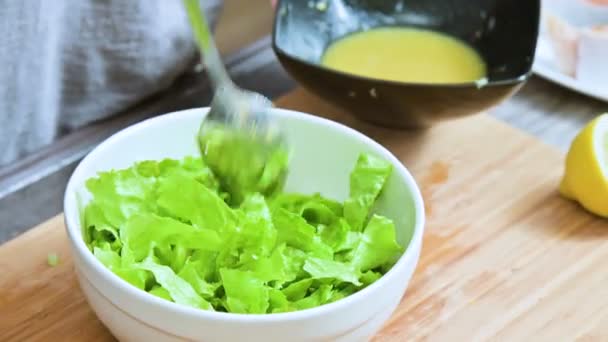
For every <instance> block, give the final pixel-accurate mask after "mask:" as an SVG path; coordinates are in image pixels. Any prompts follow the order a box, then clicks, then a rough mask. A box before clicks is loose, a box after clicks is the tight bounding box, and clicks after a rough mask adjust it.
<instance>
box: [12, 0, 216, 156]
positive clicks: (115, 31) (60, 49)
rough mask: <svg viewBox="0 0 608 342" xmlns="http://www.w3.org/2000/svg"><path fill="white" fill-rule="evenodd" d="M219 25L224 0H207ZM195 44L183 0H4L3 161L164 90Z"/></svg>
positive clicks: (212, 17) (187, 61)
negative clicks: (60, 133) (61, 133)
mask: <svg viewBox="0 0 608 342" xmlns="http://www.w3.org/2000/svg"><path fill="white" fill-rule="evenodd" d="M202 3H203V5H204V6H205V8H206V9H207V13H208V15H209V16H210V20H211V22H212V23H214V22H215V19H216V18H217V14H218V13H217V12H218V11H219V8H220V5H221V0H204V1H202ZM195 54H196V48H195V45H194V42H193V40H192V39H191V33H190V28H189V26H188V21H187V20H186V17H185V13H184V11H183V9H182V7H181V2H180V1H175V0H128V1H125V0H62V1H48V0H21V1H5V2H4V3H3V4H2V6H0V65H1V66H2V67H0V84H1V86H0V118H1V120H2V124H1V125H0V165H4V164H7V163H10V162H11V161H14V160H16V159H17V158H19V157H21V156H23V155H25V154H27V153H30V152H32V151H33V150H35V149H38V148H40V147H42V146H44V145H46V144H48V143H50V142H52V141H53V140H54V139H55V138H56V137H57V136H58V134H59V132H61V131H65V130H71V129H74V128H78V127H81V126H83V125H86V124H87V123H90V122H91V121H95V120H99V119H102V118H105V117H108V116H111V115H113V114H116V113H117V112H119V111H120V110H123V109H125V108H126V107H128V106H130V105H132V104H134V103H136V102H138V101H140V100H142V99H143V98H145V97H147V96H149V95H150V94H153V93H155V92H158V91H160V90H162V89H163V88H166V87H167V86H168V85H169V84H171V82H172V81H173V80H174V79H175V78H176V77H177V76H179V75H180V74H181V73H182V72H183V71H184V69H185V68H186V67H187V66H188V64H189V62H191V61H192V59H193V57H194V56H195Z"/></svg>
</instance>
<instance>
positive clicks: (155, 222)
mask: <svg viewBox="0 0 608 342" xmlns="http://www.w3.org/2000/svg"><path fill="white" fill-rule="evenodd" d="M120 237H121V238H122V241H123V243H124V244H125V245H126V246H125V248H123V252H124V251H125V250H128V251H129V252H131V253H132V256H133V261H134V262H138V261H141V260H142V259H143V258H145V257H146V256H147V255H148V253H149V251H150V248H151V246H152V245H153V244H154V245H155V246H156V247H161V248H162V247H163V246H169V245H174V244H179V245H180V246H181V247H182V248H196V249H202V250H207V251H219V250H220V249H221V239H220V237H219V235H218V233H217V232H216V231H213V230H211V229H201V228H196V227H193V226H191V225H188V224H185V223H182V222H179V221H177V220H175V219H172V218H170V217H160V216H157V215H154V214H145V215H135V216H132V217H131V218H129V220H128V221H127V222H126V223H125V224H124V225H123V226H122V228H121V230H120ZM184 253H185V252H184ZM182 257H183V258H184V261H185V254H184V255H182Z"/></svg>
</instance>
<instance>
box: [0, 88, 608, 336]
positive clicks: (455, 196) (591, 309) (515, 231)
mask: <svg viewBox="0 0 608 342" xmlns="http://www.w3.org/2000/svg"><path fill="white" fill-rule="evenodd" d="M279 105H280V106H282V107H287V108H292V109H298V110H305V111H311V112H314V113H318V114H319V115H323V116H326V117H328V118H331V119H333V120H336V121H339V122H342V123H345V124H347V125H349V126H352V127H354V128H355V129H358V130H361V131H362V132H364V133H366V134H367V135H369V136H370V137H372V138H374V139H376V140H378V141H379V142H380V143H382V144H383V145H385V146H387V148H389V149H390V150H391V151H392V152H393V153H394V154H395V155H396V156H397V157H398V158H399V159H400V160H401V161H402V162H403V163H404V164H405V165H406V166H407V167H408V168H409V169H410V170H411V171H412V173H413V174H414V176H415V178H416V179H417V181H418V183H419V185H420V187H421V189H422V192H423V197H424V199H425V203H426V209H427V226H426V231H425V237H424V242H423V249H422V251H423V252H422V255H421V258H420V262H419V265H418V268H417V270H416V272H415V275H414V278H413V279H412V281H411V283H410V286H409V288H408V292H407V294H406V296H405V297H404V299H403V301H402V303H401V304H400V306H399V308H398V309H397V311H396V312H395V314H394V315H393V317H392V318H391V320H390V321H389V322H388V323H387V325H386V326H385V327H384V329H383V330H382V331H381V332H380V333H379V334H378V335H377V336H376V337H375V341H395V342H397V341H414V340H416V341H418V340H420V341H425V340H428V341H470V340H483V341H485V340H488V341H527V340H533V341H608V286H606V284H608V269H607V268H606V267H605V261H606V260H607V259H608V225H607V223H606V221H605V220H600V219H598V218H596V217H593V216H592V215H589V214H588V213H586V212H585V211H583V210H582V209H581V208H580V207H578V206H577V205H575V204H574V203H572V202H570V201H567V200H564V199H563V198H561V197H560V196H559V195H558V194H557V191H556V187H557V184H558V182H559V179H560V177H561V172H562V164H563V154H562V153H561V152H559V151H558V150H557V149H555V148H554V147H550V146H548V145H546V144H543V143H541V142H539V141H538V140H537V139H535V138H533V137H531V136H529V135H527V134H524V133H522V132H521V131H518V130H516V129H514V128H512V127H509V126H508V125H505V124H502V123H500V122H499V121H497V120H495V119H493V118H491V117H490V116H487V115H479V116H477V117H473V118H467V119H462V120H455V121H453V122H449V123H445V124H442V125H438V126H437V127H434V128H433V129H431V130H429V131H427V132H406V133H404V132H401V131H392V130H386V129H381V128H377V127H372V126H369V125H367V124H364V123H361V122H359V121H357V120H355V119H354V118H353V117H351V116H349V115H346V114H344V113H342V112H341V111H339V110H337V109H336V108H334V107H332V106H331V105H328V104H326V103H324V102H322V101H319V100H318V99H317V98H315V97H313V96H311V95H309V94H307V93H305V92H302V91H298V92H296V93H293V94H291V95H289V96H287V97H285V98H283V99H281V100H280V101H279ZM480 141H482V142H483V143H482V144H480ZM49 252H56V253H58V254H59V256H60V259H61V262H60V264H59V266H57V267H49V266H48V265H46V256H47V254H48V253H49ZM72 267H73V265H72V261H71V257H70V253H69V249H68V246H67V240H66V236H65V232H64V228H63V221H62V217H61V216H58V217H56V218H54V219H52V220H50V221H48V222H46V223H44V224H42V225H41V226H39V227H36V228H34V229H32V230H30V231H29V232H28V233H26V234H24V235H23V236H21V237H19V238H18V239H15V240H13V241H10V242H8V243H7V244H4V245H2V246H0V272H2V274H3V275H2V277H0V318H1V319H0V341H25V340H27V341H58V340H62V341H64V340H74V341H108V340H112V338H111V336H110V335H109V333H108V331H107V330H106V329H105V328H104V327H103V326H102V325H101V324H100V323H99V321H97V319H96V318H95V316H94V314H93V313H92V311H91V309H90V308H89V306H88V305H87V303H86V301H85V300H84V298H83V296H82V294H81V292H80V290H79V289H78V287H77V282H76V279H75V277H74V273H73V270H72Z"/></svg>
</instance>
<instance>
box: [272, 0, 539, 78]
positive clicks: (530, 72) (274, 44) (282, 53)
mask: <svg viewBox="0 0 608 342" xmlns="http://www.w3.org/2000/svg"><path fill="white" fill-rule="evenodd" d="M283 1H284V0H277V4H276V6H275V9H276V11H277V12H278V11H279V9H280V8H281V4H282V2H283ZM533 1H536V4H537V9H538V10H537V13H538V20H537V24H536V27H535V29H534V34H535V39H534V44H533V45H534V48H533V49H532V52H531V53H530V56H529V58H530V61H529V66H528V68H527V71H526V72H524V73H522V74H521V75H519V76H515V77H511V78H508V79H504V80H497V81H490V80H489V79H488V78H487V77H484V78H482V79H480V80H477V81H473V82H459V83H417V82H401V81H394V80H385V79H382V78H373V77H367V76H361V75H357V74H352V73H348V72H345V71H341V70H335V69H332V68H329V67H326V66H324V65H322V64H320V63H312V62H309V61H307V60H305V59H303V58H301V57H300V56H298V55H293V54H290V53H288V52H287V51H285V50H284V49H283V48H281V47H280V46H279V44H278V43H277V31H278V26H279V25H278V22H279V19H280V18H279V17H280V16H279V15H278V13H277V14H276V15H275V16H274V19H273V21H272V33H271V46H272V50H273V51H274V52H275V54H276V55H277V57H279V61H281V57H283V58H288V59H291V60H292V61H294V62H297V63H300V64H304V65H306V66H308V67H311V68H316V69H320V70H321V71H323V72H326V73H329V74H334V75H336V76H342V77H349V78H351V79H353V80H356V81H364V82H376V83H377V84H379V85H384V86H402V87H403V86H404V87H424V88H429V89H431V88H451V89H464V88H472V87H474V88H477V89H483V88H486V87H498V86H513V85H517V84H521V83H523V82H526V81H527V80H529V79H530V78H531V77H532V75H533V74H534V69H533V67H534V60H535V59H536V51H537V50H538V49H537V46H538V40H539V32H540V19H541V18H540V1H541V0H533ZM393 26H398V25H393ZM378 27H389V26H378ZM398 27H405V26H398ZM483 80H486V81H487V82H485V83H484V82H483Z"/></svg>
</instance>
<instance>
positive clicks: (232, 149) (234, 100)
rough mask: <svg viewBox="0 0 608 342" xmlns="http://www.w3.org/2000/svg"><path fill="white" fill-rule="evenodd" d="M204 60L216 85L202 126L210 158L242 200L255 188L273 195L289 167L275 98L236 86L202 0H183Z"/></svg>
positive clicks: (201, 137)
mask: <svg viewBox="0 0 608 342" xmlns="http://www.w3.org/2000/svg"><path fill="white" fill-rule="evenodd" d="M183 1H184V5H185V8H186V12H187V13H188V18H189V20H190V24H191V26H192V30H193V33H194V36H195V38H196V41H197V43H198V45H199V48H200V49H201V53H202V55H203V63H204V64H205V66H206V70H207V72H208V74H209V76H210V78H211V82H212V83H213V86H214V88H215V94H214V97H213V100H212V102H211V108H210V110H209V113H208V114H207V116H206V117H205V119H204V120H203V121H202V123H201V126H200V128H199V132H198V144H199V147H200V149H201V154H202V155H203V157H204V159H205V162H206V164H207V165H208V166H209V167H210V168H211V170H212V171H213V172H214V174H216V175H217V176H219V178H220V180H221V181H222V183H223V184H222V185H223V186H224V188H225V189H226V190H227V191H228V192H229V193H230V195H231V196H232V198H230V199H229V202H230V203H231V204H234V205H238V204H239V203H240V202H241V201H242V200H243V199H244V198H245V197H246V196H247V194H250V193H256V192H257V193H261V194H263V195H272V194H273V193H274V192H275V191H276V190H278V189H279V188H280V187H282V184H283V182H284V180H285V177H286V173H287V161H286V160H287V159H286V158H287V157H286V156H287V151H286V148H285V144H284V139H283V137H282V133H281V132H280V130H279V129H278V125H277V124H276V121H275V120H270V119H269V116H268V111H269V110H270V109H271V108H272V107H273V106H272V102H271V101H270V100H269V99H267V98H266V97H264V96H262V95H261V94H257V93H254V92H251V91H247V90H243V89H240V88H239V87H237V86H236V85H235V84H234V83H233V82H232V80H231V79H230V77H229V76H228V72H227V71H226V69H225V68H224V65H223V63H222V61H221V59H220V54H219V52H218V50H217V48H216V46H215V43H214V41H213V36H212V34H211V32H210V30H209V26H208V24H207V20H206V18H205V15H204V13H203V11H202V9H201V8H200V7H199V1H200V0H183Z"/></svg>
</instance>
